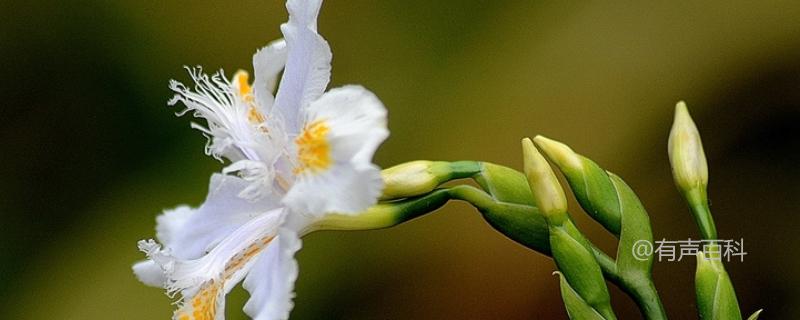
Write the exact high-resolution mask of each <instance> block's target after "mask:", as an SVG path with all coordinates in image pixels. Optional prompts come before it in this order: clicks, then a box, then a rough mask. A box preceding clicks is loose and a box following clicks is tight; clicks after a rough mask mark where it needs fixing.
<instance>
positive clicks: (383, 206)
mask: <svg viewBox="0 0 800 320" xmlns="http://www.w3.org/2000/svg"><path fill="white" fill-rule="evenodd" d="M482 165H483V164H482V163H481V162H475V161H456V162H452V163H451V168H453V175H452V179H464V178H476V176H477V174H479V173H480V171H481V167H482ZM493 187H498V186H493ZM450 200H461V201H465V202H468V203H469V204H471V205H472V206H474V207H475V208H476V209H478V211H480V212H481V213H483V214H484V216H487V214H489V213H491V214H503V215H505V216H506V217H507V218H509V219H527V221H525V223H523V224H514V223H511V224H512V225H516V227H520V225H521V226H522V227H525V226H528V227H527V228H530V226H531V225H537V223H538V224H541V226H542V228H543V229H542V230H544V232H542V230H533V231H531V230H514V232H508V233H504V234H505V235H506V236H509V237H511V235H520V237H519V238H512V240H514V241H516V242H518V243H520V244H522V245H524V246H526V247H528V248H530V249H532V250H535V251H537V252H540V253H542V254H545V255H547V256H551V253H550V250H549V247H548V246H547V245H545V246H542V245H541V243H542V241H541V240H542V239H544V241H545V243H546V241H547V238H548V236H547V231H546V230H547V228H546V223H545V221H544V219H543V218H542V217H539V216H540V214H538V209H537V208H536V207H535V206H531V205H527V204H518V203H511V202H505V201H499V200H497V199H496V198H495V197H494V196H493V195H492V194H490V193H487V192H486V191H484V190H482V189H479V188H476V187H473V186H469V185H457V186H452V187H447V188H438V189H435V190H433V191H431V192H429V193H427V194H425V195H422V196H418V197H413V198H407V199H402V200H396V201H391V202H381V203H379V204H377V205H375V206H373V207H372V208H370V209H369V210H367V211H366V212H364V213H362V214H359V215H355V216H353V215H337V214H331V215H327V216H326V217H325V218H324V219H323V220H320V221H318V222H317V223H316V224H315V226H314V228H313V229H314V230H369V229H382V228H389V227H392V226H395V225H398V224H401V223H403V222H406V221H410V220H412V219H415V218H417V217H420V216H423V215H425V214H427V213H431V212H433V211H435V210H437V209H439V208H441V207H442V206H444V205H445V204H447V202H448V201H450ZM536 219H539V220H536ZM487 220H489V219H487ZM511 222H514V221H511ZM537 226H538V225H537ZM495 227H496V228H498V227H502V226H496V225H495ZM538 233H544V234H543V235H542V234H538ZM590 247H591V251H592V253H593V254H594V256H595V259H597V262H598V264H599V265H600V269H601V270H602V271H603V275H604V276H605V278H606V279H608V280H609V281H610V282H611V283H613V284H615V285H616V286H617V287H619V288H621V289H622V290H623V291H624V292H625V293H627V294H628V295H629V296H630V297H631V298H632V299H633V300H634V302H636V304H637V305H638V306H639V308H640V310H641V311H642V314H643V315H644V317H645V319H648V320H660V319H666V315H665V313H664V308H663V306H662V305H661V301H660V300H659V298H658V293H657V292H656V289H655V286H654V284H653V282H652V279H650V278H649V277H646V276H645V277H642V276H638V275H633V276H632V275H627V276H626V275H622V274H620V273H619V270H618V268H617V265H616V261H615V260H614V259H613V258H611V257H609V256H608V255H607V254H606V253H605V252H603V251H602V250H600V249H598V248H597V247H595V246H594V245H593V244H591V243H590Z"/></svg>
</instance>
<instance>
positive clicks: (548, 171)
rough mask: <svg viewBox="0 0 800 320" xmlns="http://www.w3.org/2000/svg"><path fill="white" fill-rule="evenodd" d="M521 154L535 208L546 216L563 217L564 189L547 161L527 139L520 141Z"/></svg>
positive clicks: (564, 208)
mask: <svg viewBox="0 0 800 320" xmlns="http://www.w3.org/2000/svg"><path fill="white" fill-rule="evenodd" d="M522 154H523V161H524V167H525V176H526V177H527V178H528V185H529V186H530V188H531V193H533V198H534V202H535V203H536V206H537V207H538V208H539V210H541V212H542V213H544V214H546V215H551V216H561V215H565V214H566V211H567V200H566V196H565V195H564V189H562V188H561V184H560V183H559V182H558V178H556V175H555V172H553V169H552V168H551V167H550V164H549V163H547V159H545V158H544V156H542V154H541V153H539V150H537V149H536V147H535V146H534V144H533V141H531V139H529V138H525V139H523V140H522Z"/></svg>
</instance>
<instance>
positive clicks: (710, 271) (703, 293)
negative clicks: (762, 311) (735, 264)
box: [695, 247, 758, 320]
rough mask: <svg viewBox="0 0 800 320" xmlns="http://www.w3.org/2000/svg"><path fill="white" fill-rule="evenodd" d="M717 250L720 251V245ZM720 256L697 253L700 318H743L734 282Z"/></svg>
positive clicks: (707, 319)
mask: <svg viewBox="0 0 800 320" xmlns="http://www.w3.org/2000/svg"><path fill="white" fill-rule="evenodd" d="M716 250H717V251H716V252H719V251H718V247H717V249H716ZM719 258H720V257H719V255H717V256H716V257H708V258H707V257H705V256H704V254H703V253H702V252H701V253H698V254H697V272H696V273H695V290H696V293H697V311H698V312H699V314H700V319H704V320H737V319H742V314H741V313H740V312H739V302H738V301H737V300H736V293H735V292H734V290H733V284H732V283H731V279H730V278H729V277H728V273H727V272H725V268H724V267H723V266H722V261H720V259H719ZM756 317H758V315H756Z"/></svg>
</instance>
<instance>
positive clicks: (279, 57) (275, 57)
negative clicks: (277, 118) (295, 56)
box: [253, 39, 288, 112]
mask: <svg viewBox="0 0 800 320" xmlns="http://www.w3.org/2000/svg"><path fill="white" fill-rule="evenodd" d="M287 52H288V50H286V41H284V40H283V39H279V40H275V41H273V42H271V43H269V44H268V45H267V46H266V47H264V48H261V50H258V51H257V52H256V54H254V55H253V71H254V72H255V80H254V83H253V93H254V94H255V98H256V103H257V104H258V105H259V106H261V108H262V109H263V110H267V111H268V112H269V111H271V109H272V105H273V103H274V102H275V97H274V96H273V93H274V92H275V85H276V84H277V82H278V74H279V73H280V72H281V70H283V67H284V66H286V54H287Z"/></svg>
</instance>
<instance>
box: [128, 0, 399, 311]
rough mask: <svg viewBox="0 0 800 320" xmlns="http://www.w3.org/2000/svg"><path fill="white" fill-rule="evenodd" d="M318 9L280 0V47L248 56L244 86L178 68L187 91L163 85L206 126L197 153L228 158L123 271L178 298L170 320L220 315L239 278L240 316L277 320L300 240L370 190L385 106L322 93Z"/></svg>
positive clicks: (350, 91) (376, 186)
mask: <svg viewBox="0 0 800 320" xmlns="http://www.w3.org/2000/svg"><path fill="white" fill-rule="evenodd" d="M320 6H321V0H315V1H313V0H312V1H309V0H289V1H288V2H287V4H286V7H287V9H288V10H289V21H288V22H287V23H285V24H283V25H282V26H281V30H282V31H283V35H284V37H285V40H278V41H275V42H272V43H271V44H269V45H268V46H266V47H265V48H263V49H261V50H259V51H258V52H256V54H255V55H254V56H253V68H254V71H255V80H254V82H253V83H252V84H250V83H249V80H248V75H247V73H246V72H243V71H239V72H237V73H236V74H235V75H234V77H233V78H232V79H230V80H229V79H227V78H225V76H224V75H223V74H222V72H219V73H216V74H214V75H212V76H208V75H206V74H204V73H203V72H202V69H200V68H199V67H198V68H194V69H189V74H190V75H191V77H192V79H193V80H194V82H195V85H194V87H193V88H191V89H190V88H189V87H186V86H184V85H183V84H181V83H179V82H177V81H172V82H171V83H170V88H171V89H173V90H174V91H175V92H176V95H175V98H173V99H172V100H171V101H170V104H175V103H178V102H181V103H183V104H184V105H185V106H186V110H184V111H183V112H182V113H186V112H192V113H193V114H194V115H195V116H196V117H198V118H203V119H205V120H206V122H207V126H202V125H199V124H193V125H192V126H193V127H194V128H197V129H199V130H201V131H202V132H203V133H204V134H205V135H206V136H207V137H208V139H209V141H208V144H207V146H206V153H207V154H209V155H211V156H213V157H215V158H217V159H219V160H222V159H223V158H225V159H227V160H229V161H230V162H231V164H230V165H229V166H227V167H226V168H225V169H223V173H222V174H214V175H213V176H212V177H211V182H210V185H209V192H208V197H207V199H206V201H205V202H204V203H203V204H202V205H201V206H200V207H198V208H189V207H187V206H181V207H178V208H176V209H173V210H169V211H166V212H165V213H164V214H163V215H161V216H159V217H158V219H157V226H156V231H157V239H158V242H156V241H154V240H147V241H140V242H139V248H140V249H141V250H142V251H144V252H145V253H147V256H148V260H146V261H143V262H139V263H137V264H136V265H134V268H133V269H134V272H135V273H136V275H137V276H138V277H139V279H140V280H141V281H142V282H144V283H146V284H148V285H153V286H162V287H164V288H165V289H167V292H168V293H169V294H171V295H173V294H180V295H181V301H180V302H179V303H178V310H176V311H175V314H174V316H173V318H174V319H177V320H200V319H223V318H224V313H225V312H224V304H225V295H226V294H227V293H228V292H229V291H230V290H231V289H232V288H233V287H234V286H235V285H236V284H237V283H239V282H240V281H242V279H244V283H243V286H244V288H245V289H246V290H247V291H249V292H250V295H251V297H250V300H249V301H248V302H247V304H246V305H245V308H244V311H245V312H246V313H247V314H248V315H250V316H251V317H252V318H254V319H286V318H288V317H289V312H290V311H291V309H292V306H293V303H292V298H293V296H294V293H293V291H294V282H295V279H296V278H297V262H296V261H295V259H294V254H295V252H297V250H299V249H300V246H301V244H300V237H301V236H303V235H304V234H305V233H307V232H310V231H312V229H313V225H314V223H315V222H317V221H320V219H323V218H324V216H325V215H326V214H327V213H338V214H357V213H358V212H361V211H363V210H365V209H367V208H368V207H370V206H371V205H373V204H375V203H376V202H377V198H378V197H379V196H380V194H381V189H382V187H383V183H382V180H381V175H380V169H379V168H378V167H377V166H376V165H374V164H373V163H372V156H373V154H374V153H375V150H376V149H377V147H378V146H379V145H380V144H381V143H382V142H383V141H384V140H385V139H386V137H387V136H388V134H389V133H388V130H387V128H386V109H385V108H384V107H383V105H382V104H381V102H380V101H379V100H378V98H377V97H375V95H374V94H372V93H371V92H369V91H368V90H366V89H364V88H363V87H360V86H344V87H341V88H336V89H332V90H330V91H328V92H325V88H326V87H327V85H328V82H329V79H330V69H331V66H330V62H331V52H330V48H329V46H328V43H327V42H326V41H325V40H324V39H323V38H322V37H321V36H320V35H319V34H318V33H317V27H316V20H317V15H318V14H319V9H320ZM284 68H285V70H284V72H283V76H282V78H281V80H280V88H279V89H278V91H277V94H275V96H273V94H272V92H273V91H274V88H275V86H276V84H277V77H278V74H279V73H280V71H281V70H283V69H284ZM182 113H181V114H182ZM231 173H237V174H238V176H234V175H230V174H231Z"/></svg>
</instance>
